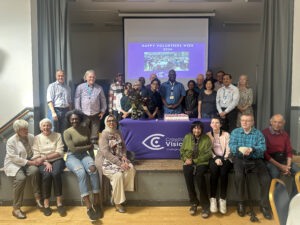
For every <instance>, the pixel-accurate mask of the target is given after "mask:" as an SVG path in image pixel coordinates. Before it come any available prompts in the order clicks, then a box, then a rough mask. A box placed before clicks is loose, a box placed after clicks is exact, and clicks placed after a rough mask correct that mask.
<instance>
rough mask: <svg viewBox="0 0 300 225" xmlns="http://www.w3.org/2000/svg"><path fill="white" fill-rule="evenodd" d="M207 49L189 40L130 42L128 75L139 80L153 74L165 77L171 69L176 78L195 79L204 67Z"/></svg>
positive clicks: (202, 44)
mask: <svg viewBox="0 0 300 225" xmlns="http://www.w3.org/2000/svg"><path fill="white" fill-rule="evenodd" d="M206 48H207V46H206V44H204V43H190V42H158V43H157V42H155V43H154V42H146V43H140V42H139V43H129V44H128V48H127V49H128V51H127V56H128V57H127V63H128V64H127V68H128V70H127V77H128V78H129V79H138V77H140V76H144V77H149V74H152V73H155V74H156V75H157V76H158V78H159V79H164V80H166V79H167V78H168V71H169V70H171V69H174V70H175V71H176V73H177V78H185V79H187V78H190V79H194V78H195V76H196V75H197V74H198V73H200V72H204V71H205V70H206V61H207V57H206V50H207V49H206Z"/></svg>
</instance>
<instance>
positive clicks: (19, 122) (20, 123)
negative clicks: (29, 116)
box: [13, 119, 28, 133]
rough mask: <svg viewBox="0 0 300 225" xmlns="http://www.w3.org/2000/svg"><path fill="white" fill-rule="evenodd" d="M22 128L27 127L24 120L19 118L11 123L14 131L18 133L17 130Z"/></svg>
mask: <svg viewBox="0 0 300 225" xmlns="http://www.w3.org/2000/svg"><path fill="white" fill-rule="evenodd" d="M22 128H26V129H28V122H27V121H26V120H22V119H20V120H16V121H15V122H14V123H13V129H14V131H15V132H16V133H18V131H19V130H20V129H22Z"/></svg>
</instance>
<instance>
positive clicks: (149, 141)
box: [142, 133, 183, 151]
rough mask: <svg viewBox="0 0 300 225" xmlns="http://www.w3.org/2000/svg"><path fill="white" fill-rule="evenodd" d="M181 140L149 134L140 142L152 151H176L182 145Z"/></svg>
mask: <svg viewBox="0 0 300 225" xmlns="http://www.w3.org/2000/svg"><path fill="white" fill-rule="evenodd" d="M182 141H183V138H181V137H180V138H173V137H166V136H165V135H164V134H159V133H156V134H151V135H150V136H148V137H147V138H145V140H144V141H143V142H142V144H143V145H144V146H145V147H146V148H148V149H150V150H154V151H158V150H162V149H165V150H171V151H172V150H176V151H178V149H179V148H180V146H181V145H182Z"/></svg>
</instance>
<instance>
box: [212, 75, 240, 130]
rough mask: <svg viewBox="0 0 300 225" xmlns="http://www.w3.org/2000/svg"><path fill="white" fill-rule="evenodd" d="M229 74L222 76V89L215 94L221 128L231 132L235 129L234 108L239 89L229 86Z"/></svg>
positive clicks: (230, 78)
mask: <svg viewBox="0 0 300 225" xmlns="http://www.w3.org/2000/svg"><path fill="white" fill-rule="evenodd" d="M231 82H232V77H231V75H230V74H225V75H224V76H223V85H224V86H223V87H221V88H220V89H219V90H218V92H217V99H216V104H217V110H218V112H219V115H220V117H221V119H222V128H223V129H224V130H226V131H228V132H231V131H232V130H233V129H235V128H236V119H237V111H236V106H237V104H238V102H239V99H240V94H239V89H238V88H237V87H235V86H234V85H232V84H231Z"/></svg>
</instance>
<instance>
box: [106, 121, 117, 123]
mask: <svg viewBox="0 0 300 225" xmlns="http://www.w3.org/2000/svg"><path fill="white" fill-rule="evenodd" d="M107 122H108V123H115V122H116V120H107Z"/></svg>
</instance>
